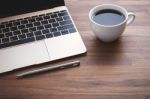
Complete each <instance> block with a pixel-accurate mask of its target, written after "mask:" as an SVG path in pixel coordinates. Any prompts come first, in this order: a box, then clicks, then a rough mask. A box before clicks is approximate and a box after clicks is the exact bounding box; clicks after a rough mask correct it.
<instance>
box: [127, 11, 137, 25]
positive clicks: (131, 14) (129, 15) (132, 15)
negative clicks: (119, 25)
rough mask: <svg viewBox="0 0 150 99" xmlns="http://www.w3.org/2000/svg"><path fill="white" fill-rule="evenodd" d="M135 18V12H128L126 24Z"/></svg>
mask: <svg viewBox="0 0 150 99" xmlns="http://www.w3.org/2000/svg"><path fill="white" fill-rule="evenodd" d="M134 20H135V14H134V13H132V12H129V13H128V20H127V25H130V24H131V23H133V21H134Z"/></svg>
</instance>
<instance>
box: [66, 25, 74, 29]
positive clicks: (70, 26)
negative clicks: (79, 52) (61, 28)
mask: <svg viewBox="0 0 150 99" xmlns="http://www.w3.org/2000/svg"><path fill="white" fill-rule="evenodd" d="M66 27H67V28H68V29H70V28H74V26H73V24H69V25H66Z"/></svg>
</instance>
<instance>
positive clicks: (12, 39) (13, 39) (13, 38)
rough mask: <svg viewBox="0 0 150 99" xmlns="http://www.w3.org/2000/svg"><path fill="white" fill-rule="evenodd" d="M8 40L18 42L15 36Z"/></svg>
mask: <svg viewBox="0 0 150 99" xmlns="http://www.w3.org/2000/svg"><path fill="white" fill-rule="evenodd" d="M10 40H11V41H17V40H18V37H17V36H13V37H10Z"/></svg>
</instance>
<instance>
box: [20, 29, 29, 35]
mask: <svg viewBox="0 0 150 99" xmlns="http://www.w3.org/2000/svg"><path fill="white" fill-rule="evenodd" d="M21 32H22V33H23V34H24V33H28V32H29V30H28V29H23V30H21Z"/></svg>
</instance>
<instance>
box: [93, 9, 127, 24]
mask: <svg viewBox="0 0 150 99" xmlns="http://www.w3.org/2000/svg"><path fill="white" fill-rule="evenodd" d="M93 20H94V21H95V22H96V23H98V24H101V25H117V24H120V23H122V22H123V21H124V20H125V16H124V14H122V13H121V12H119V11H117V10H113V9H104V10H100V11H98V12H96V13H95V15H94V16H93Z"/></svg>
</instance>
